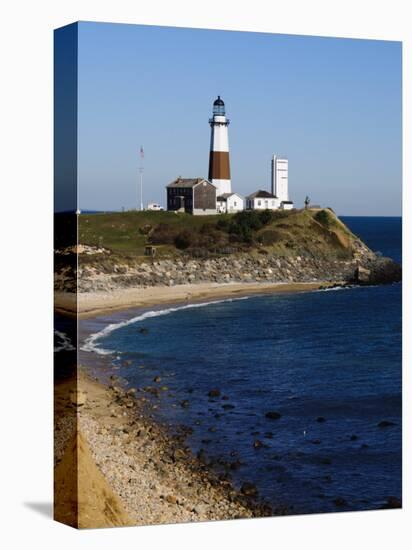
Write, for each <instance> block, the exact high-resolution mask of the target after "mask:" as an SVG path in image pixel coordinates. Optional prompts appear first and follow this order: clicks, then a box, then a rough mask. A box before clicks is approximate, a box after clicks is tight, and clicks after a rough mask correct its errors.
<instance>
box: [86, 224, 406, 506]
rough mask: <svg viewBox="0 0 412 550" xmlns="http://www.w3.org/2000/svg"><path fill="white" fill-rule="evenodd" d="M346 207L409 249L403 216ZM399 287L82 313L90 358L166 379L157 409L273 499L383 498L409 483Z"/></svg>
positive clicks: (373, 240) (143, 379)
mask: <svg viewBox="0 0 412 550" xmlns="http://www.w3.org/2000/svg"><path fill="white" fill-rule="evenodd" d="M342 220H343V221H344V222H345V223H346V224H347V225H348V226H349V227H350V229H351V230H352V231H353V232H354V233H355V234H357V235H358V236H359V237H361V238H362V239H363V240H364V241H365V242H366V244H367V245H368V246H369V247H370V248H372V249H373V250H374V251H379V252H380V253H382V254H383V255H385V256H389V257H391V258H393V259H395V260H397V261H399V262H400V261H401V253H402V246H401V245H402V236H401V218H366V217H343V218H342ZM401 298H402V287H401V284H393V285H386V286H376V287H354V288H342V289H333V290H324V291H322V290H321V291H314V292H307V293H300V294H292V293H291V294H281V295H276V294H274V295H264V296H255V297H249V298H243V299H235V300H222V301H215V302H211V303H208V304H196V305H195V304H193V305H186V306H173V307H170V308H166V307H162V308H158V309H155V310H151V311H148V310H139V311H136V310H135V311H133V310H129V311H127V312H122V313H118V314H114V315H111V316H110V317H101V318H98V319H94V320H84V321H81V322H80V329H81V331H83V333H87V334H90V333H94V335H92V336H91V337H90V336H89V339H88V343H87V345H86V349H89V350H91V349H92V350H94V352H96V351H97V352H98V353H97V354H96V353H90V351H89V352H87V351H83V352H82V353H81V357H80V362H81V363H82V364H86V365H88V364H90V365H92V366H91V367H90V368H91V370H92V373H93V375H95V376H98V377H100V378H101V379H107V377H108V375H109V374H110V373H115V374H116V375H118V376H120V377H122V378H123V379H124V380H125V383H126V385H127V386H130V387H147V386H151V387H154V386H156V387H158V388H159V389H160V388H164V387H167V389H163V390H160V391H159V397H155V396H152V397H151V399H152V400H153V403H154V404H155V405H156V408H155V409H154V410H153V414H154V416H155V418H156V419H158V420H159V421H160V422H162V423H163V424H165V425H167V426H168V427H169V428H170V430H171V431H173V430H176V429H178V428H179V427H181V426H184V427H185V428H186V429H187V431H188V433H189V435H188V438H187V444H188V445H189V446H190V448H191V449H192V451H193V452H194V453H198V454H199V456H201V457H202V459H203V460H205V461H206V462H207V463H210V464H211V467H213V468H215V469H217V470H218V471H219V472H220V473H221V474H227V475H230V477H231V479H232V480H233V483H234V484H235V486H237V487H240V486H241V484H242V483H243V482H245V481H247V482H251V483H254V484H255V485H256V487H257V489H258V492H259V495H260V497H261V498H263V499H264V500H266V501H267V502H269V503H270V504H271V505H272V506H273V507H274V508H282V507H286V508H287V510H288V512H289V513H300V514H301V513H319V512H332V511H340V510H371V509H377V508H381V507H382V506H383V505H384V504H385V503H386V501H387V499H388V498H389V497H396V498H397V499H401V496H402V475H401V474H402V439H401V432H402V418H401V413H402V350H401V330H402V319H401V315H402V304H401V302H402V300H401ZM99 355H101V357H102V359H103V358H104V360H102V361H98V360H94V361H90V360H89V359H90V357H91V356H94V357H95V358H96V357H98V356H99ZM108 361H109V363H108ZM108 364H109V365H110V368H108ZM157 377H159V379H158V378H157ZM155 378H156V380H159V381H157V382H155V381H154V379H155ZM213 390H215V391H213ZM211 391H212V393H211V394H210V392H211ZM146 395H148V396H150V394H149V393H148V394H146ZM268 412H272V413H278V414H275V415H272V416H277V418H268V417H267V416H266V415H267V413H268ZM382 422H383V424H382Z"/></svg>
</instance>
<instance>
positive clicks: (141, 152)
mask: <svg viewBox="0 0 412 550" xmlns="http://www.w3.org/2000/svg"><path fill="white" fill-rule="evenodd" d="M140 158H141V159H144V151H143V145H141V146H140Z"/></svg>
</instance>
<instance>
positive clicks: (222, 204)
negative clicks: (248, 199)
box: [216, 193, 245, 214]
mask: <svg viewBox="0 0 412 550" xmlns="http://www.w3.org/2000/svg"><path fill="white" fill-rule="evenodd" d="M244 208H245V199H244V198H243V197H242V195H239V193H223V195H220V196H219V197H217V199H216V210H217V212H218V213H219V214H231V213H235V212H240V211H241V210H244Z"/></svg>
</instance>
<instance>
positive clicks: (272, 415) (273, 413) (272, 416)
mask: <svg viewBox="0 0 412 550" xmlns="http://www.w3.org/2000/svg"><path fill="white" fill-rule="evenodd" d="M265 416H266V418H270V420H278V419H279V418H281V416H282V415H281V414H280V413H279V412H277V411H269V412H267V413H266V414H265Z"/></svg>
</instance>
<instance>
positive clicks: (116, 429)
mask: <svg viewBox="0 0 412 550" xmlns="http://www.w3.org/2000/svg"><path fill="white" fill-rule="evenodd" d="M69 387H70V388H71V389H70V392H71V393H70V395H72V392H73V385H72V384H71V385H70V384H69V385H68V386H67V382H65V383H63V385H62V386H61V387H60V389H59V388H57V393H58V394H59V396H60V397H59V399H58V400H57V401H55V403H57V408H56V424H55V425H56V428H57V430H56V434H57V437H55V444H56V447H55V458H56V464H55V513H54V515H55V519H56V520H57V521H62V522H63V523H67V524H69V525H72V526H73V527H79V528H96V527H114V526H125V525H152V524H164V523H181V522H192V521H206V520H219V519H234V518H251V517H262V516H267V515H271V514H272V513H273V511H272V510H271V509H270V508H269V507H268V506H267V505H264V504H263V503H259V502H258V501H257V500H256V495H253V494H252V493H253V490H251V489H250V488H249V492H250V494H249V495H247V494H242V493H241V492H240V491H236V490H235V489H234V488H233V486H232V485H231V483H230V481H229V480H227V479H220V478H218V477H217V475H216V474H214V473H213V471H212V470H210V469H209V468H208V467H207V466H206V465H205V464H203V463H202V462H201V461H200V460H199V459H198V458H197V457H194V456H193V455H192V454H191V452H190V449H189V448H187V447H186V445H185V434H184V433H183V432H181V433H178V434H174V435H171V434H169V433H167V432H166V430H165V429H164V428H162V427H161V426H159V425H158V424H156V423H155V422H154V421H153V420H152V419H151V418H150V404H149V401H148V400H147V398H145V396H144V393H142V392H140V391H139V390H137V391H136V392H128V393H127V392H125V391H124V390H123V389H122V388H121V387H118V386H110V387H106V386H104V385H103V384H101V383H99V382H97V381H96V380H93V379H92V378H90V377H89V376H88V375H86V374H85V373H84V372H83V371H80V372H79V376H78V379H77V390H75V391H77V394H78V395H79V396H81V399H80V401H79V402H81V403H82V405H79V404H77V405H76V404H73V403H72V402H71V401H72V399H71V398H70V396H69V395H68V393H67V391H66V390H67V389H69ZM60 390H61V391H60ZM76 427H77V430H76ZM76 432H77V434H76ZM76 473H77V475H76ZM278 513H281V512H279V511H278Z"/></svg>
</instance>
